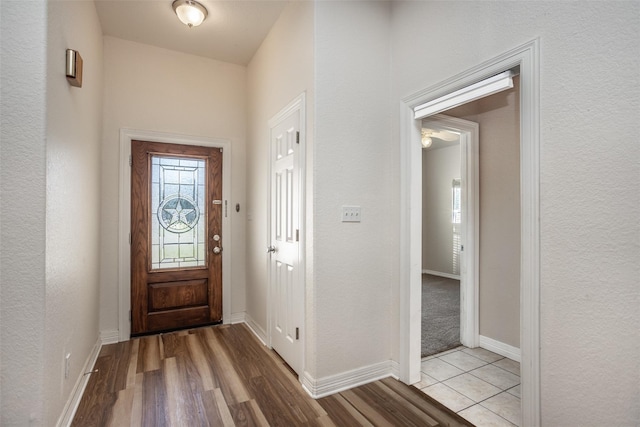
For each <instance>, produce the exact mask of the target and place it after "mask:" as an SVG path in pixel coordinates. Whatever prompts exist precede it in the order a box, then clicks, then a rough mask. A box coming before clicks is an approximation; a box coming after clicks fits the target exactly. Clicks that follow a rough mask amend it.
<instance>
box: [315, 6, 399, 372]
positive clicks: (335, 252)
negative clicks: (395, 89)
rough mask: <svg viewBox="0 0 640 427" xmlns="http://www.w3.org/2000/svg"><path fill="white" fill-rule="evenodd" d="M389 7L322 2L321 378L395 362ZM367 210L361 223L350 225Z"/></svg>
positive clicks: (318, 146)
mask: <svg viewBox="0 0 640 427" xmlns="http://www.w3.org/2000/svg"><path fill="white" fill-rule="evenodd" d="M389 7H390V5H389V4H388V3H386V2H318V3H316V34H315V37H316V39H315V55H316V58H315V59H316V66H315V71H316V79H315V80H316V139H315V145H314V207H315V211H314V261H313V262H314V283H313V286H314V299H315V310H316V313H315V319H314V320H313V321H314V323H315V324H316V326H317V329H316V331H317V333H316V340H317V341H316V345H317V347H316V354H317V372H315V374H316V378H323V377H326V376H329V375H332V374H337V373H342V372H345V371H348V370H351V369H356V368H362V367H365V366H369V365H372V364H375V363H379V362H383V361H386V360H389V358H390V357H391V347H390V337H391V329H390V328H391V326H390V323H391V316H390V314H391V313H390V310H391V304H390V301H389V297H390V295H391V287H392V285H393V284H394V283H397V276H394V275H393V267H394V262H395V260H396V258H397V253H398V220H397V214H396V213H397V203H394V202H393V201H394V198H395V197H394V194H395V193H397V188H398V187H394V186H392V183H393V181H394V179H393V177H392V176H391V174H392V173H393V172H392V171H393V168H394V165H393V163H392V162H393V160H392V159H393V156H392V152H393V151H395V147H393V146H392V144H390V143H389V140H390V111H391V106H390V103H389V81H390V57H389V54H390V50H389V43H390V37H389V36H390V32H389V30H390V26H389V25H390V19H389V16H390V15H389V12H390V9H389ZM343 205H359V206H361V208H362V222H360V223H343V222H341V207H342V206H343Z"/></svg>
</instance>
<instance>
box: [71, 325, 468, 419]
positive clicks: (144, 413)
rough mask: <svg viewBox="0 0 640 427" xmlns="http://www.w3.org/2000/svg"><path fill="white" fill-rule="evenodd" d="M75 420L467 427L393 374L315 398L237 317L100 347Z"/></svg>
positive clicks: (449, 412)
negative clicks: (236, 321) (235, 320)
mask: <svg viewBox="0 0 640 427" xmlns="http://www.w3.org/2000/svg"><path fill="white" fill-rule="evenodd" d="M94 369H97V370H98V372H96V373H93V374H91V378H90V380H89V383H88V385H87V388H86V390H85V392H84V396H83V397H82V400H81V402H80V405H79V407H78V410H77V412H76V415H75V418H74V420H73V423H72V425H73V426H83V427H84V426H154V427H156V426H189V427H190V426H254V425H257V426H359V425H363V426H469V425H471V424H469V423H468V422H467V421H466V420H464V419H463V418H461V417H460V416H458V415H456V414H455V413H453V412H451V411H450V410H448V409H446V408H445V407H444V406H442V405H441V404H439V403H437V402H436V401H435V400H433V399H431V398H429V397H428V396H425V395H424V394H422V393H421V392H420V391H418V390H417V389H415V388H413V387H410V386H407V385H405V384H402V383H400V382H398V381H396V380H394V379H392V378H386V379H383V380H380V381H376V382H373V383H369V384H366V385H363V386H360V387H357V388H354V389H351V390H347V391H343V392H341V393H338V394H334V395H332V396H328V397H324V398H322V399H318V400H314V399H312V398H310V397H309V396H308V395H307V393H305V391H304V390H303V389H302V387H301V385H300V383H299V382H298V379H297V378H296V376H295V374H294V373H292V372H291V371H290V370H289V368H288V366H287V365H286V364H285V363H284V362H283V361H282V359H280V357H279V356H278V355H277V354H276V353H275V352H273V351H271V350H269V349H268V348H266V347H264V346H263V345H262V344H261V343H260V342H259V341H258V340H257V339H256V337H255V336H254V335H253V334H252V333H251V331H250V330H249V329H248V328H247V327H246V326H245V325H243V324H240V325H230V326H228V325H225V326H214V327H206V328H199V329H191V330H186V331H179V332H173V333H168V334H161V335H154V336H147V337H141V338H136V339H132V340H130V341H126V342H122V343H118V344H110V345H106V346H104V347H103V348H102V350H101V352H100V355H99V357H98V360H97V362H96V365H95V367H94Z"/></svg>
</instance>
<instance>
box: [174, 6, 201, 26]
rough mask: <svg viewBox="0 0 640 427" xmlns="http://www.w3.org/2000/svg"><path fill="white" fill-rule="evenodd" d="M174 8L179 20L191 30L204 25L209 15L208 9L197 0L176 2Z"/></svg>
mask: <svg viewBox="0 0 640 427" xmlns="http://www.w3.org/2000/svg"><path fill="white" fill-rule="evenodd" d="M172 6H173V11H174V12H175V13H176V15H177V16H178V19H179V20H180V21H182V23H183V24H185V25H186V26H188V27H189V28H191V27H197V26H198V25H200V24H202V22H203V21H204V20H205V19H206V17H207V15H208V12H207V9H206V8H205V7H204V6H203V5H201V4H200V3H198V2H197V1H195V0H175V1H174V2H173V5H172Z"/></svg>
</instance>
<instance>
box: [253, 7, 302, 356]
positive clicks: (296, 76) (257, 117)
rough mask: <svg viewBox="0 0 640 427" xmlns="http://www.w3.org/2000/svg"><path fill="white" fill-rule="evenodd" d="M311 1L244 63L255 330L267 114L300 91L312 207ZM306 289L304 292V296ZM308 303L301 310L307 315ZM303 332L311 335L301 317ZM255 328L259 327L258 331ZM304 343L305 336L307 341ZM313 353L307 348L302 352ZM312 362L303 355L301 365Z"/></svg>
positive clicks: (260, 301) (289, 10) (263, 258)
mask: <svg viewBox="0 0 640 427" xmlns="http://www.w3.org/2000/svg"><path fill="white" fill-rule="evenodd" d="M313 17H314V13H313V4H312V3H311V2H293V3H292V4H290V5H288V6H287V7H286V8H285V9H284V11H283V12H282V14H281V15H280V18H279V19H278V21H277V22H276V23H275V25H274V26H273V28H272V29H271V31H270V32H269V35H268V36H267V37H266V39H265V40H264V42H263V43H262V45H261V46H260V49H258V51H257V52H256V54H255V55H254V56H253V58H252V59H251V62H250V63H249V65H248V67H247V94H248V116H249V119H248V123H249V126H248V142H247V147H248V149H247V212H248V215H249V217H248V221H247V317H248V320H249V321H250V323H252V326H253V327H255V328H256V329H258V330H259V333H266V330H267V286H268V273H267V261H268V258H267V253H266V249H267V246H268V244H267V237H268V228H267V209H268V206H267V193H268V189H269V187H268V182H269V181H268V166H269V163H268V161H269V125H268V122H269V120H270V119H271V118H272V117H273V116H275V115H276V114H277V113H278V112H279V111H280V110H281V109H283V108H284V107H286V106H287V104H289V103H290V102H291V101H292V100H293V99H294V98H295V97H297V96H298V95H300V94H301V93H303V92H305V93H306V102H307V105H306V113H307V114H306V130H307V138H306V141H305V143H306V144H307V159H306V160H307V164H306V167H307V175H306V181H307V201H306V204H307V206H306V208H307V212H311V211H312V189H313V175H312V171H313V146H314V142H313V140H314V137H313V129H314V114H313V112H314V85H313V75H314V74H313V64H314V63H313V28H314V22H313V19H314V18H313ZM306 228H307V234H306V238H307V248H306V251H307V274H306V275H307V285H309V286H310V285H311V283H312V282H311V280H310V278H311V276H310V273H309V272H310V271H312V270H313V267H312V261H313V257H312V254H313V251H312V249H313V240H312V239H311V238H310V237H311V236H312V234H311V232H312V230H313V222H312V221H311V217H310V216H309V217H308V218H307V220H306ZM310 297H311V291H308V292H307V298H308V299H310ZM311 313H312V307H307V311H306V315H307V316H311ZM306 323H307V330H306V336H307V337H309V336H312V335H313V333H312V332H311V331H310V329H309V328H310V326H311V325H310V322H309V321H307V322H306ZM260 330H261V331H260ZM307 345H310V340H308V341H307ZM307 355H308V357H311V358H313V357H314V354H313V352H312V351H308V352H307ZM311 364H312V363H311V362H309V361H307V362H306V365H307V366H309V365H311Z"/></svg>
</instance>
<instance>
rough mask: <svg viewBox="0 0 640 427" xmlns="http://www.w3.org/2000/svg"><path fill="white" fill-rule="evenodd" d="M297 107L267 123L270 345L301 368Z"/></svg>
mask: <svg viewBox="0 0 640 427" xmlns="http://www.w3.org/2000/svg"><path fill="white" fill-rule="evenodd" d="M299 136H300V110H295V111H293V112H292V113H290V114H289V115H288V116H286V117H285V118H284V119H283V120H282V121H280V122H279V123H278V124H276V125H275V126H274V127H272V128H271V150H270V156H271V159H270V168H271V195H270V204H271V207H270V209H271V215H270V216H271V224H270V241H271V242H270V246H269V252H270V272H271V280H270V282H271V286H270V288H271V298H270V300H271V326H270V328H271V346H272V347H273V349H274V350H275V351H277V352H278V353H279V354H280V356H282V358H283V359H284V360H285V361H286V362H287V363H288V364H289V366H291V368H292V369H293V370H294V371H295V372H297V373H298V374H300V371H301V369H302V343H301V341H300V338H301V337H300V334H301V331H300V327H301V324H302V319H301V317H302V315H301V313H302V304H303V290H302V286H301V280H300V274H301V272H300V270H299V265H300V232H299V229H300V167H299V165H300V158H299V152H300V150H299V148H300V147H299V141H300V139H299Z"/></svg>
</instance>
